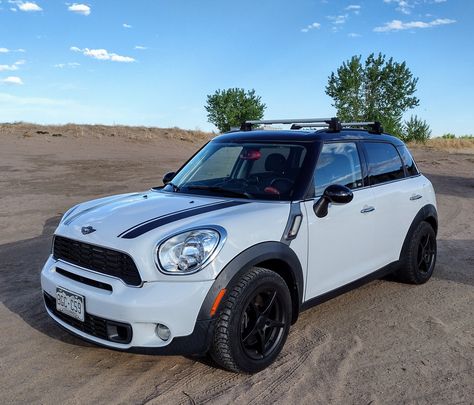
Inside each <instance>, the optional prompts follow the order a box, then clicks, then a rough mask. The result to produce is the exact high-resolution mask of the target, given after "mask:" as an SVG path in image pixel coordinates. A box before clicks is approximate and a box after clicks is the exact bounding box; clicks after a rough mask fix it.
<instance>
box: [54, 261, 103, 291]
mask: <svg viewBox="0 0 474 405" xmlns="http://www.w3.org/2000/svg"><path fill="white" fill-rule="evenodd" d="M56 273H59V274H61V275H62V276H63V277H67V278H70V279H71V280H75V281H78V282H80V283H82V284H87V285H90V286H92V287H95V288H100V289H102V290H106V291H112V286H111V285H110V284H106V283H102V282H100V281H97V280H92V279H91V278H87V277H84V276H80V275H79V274H75V273H71V272H69V271H66V270H64V269H60V268H59V267H56Z"/></svg>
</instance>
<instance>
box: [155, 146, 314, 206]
mask: <svg viewBox="0 0 474 405" xmlns="http://www.w3.org/2000/svg"><path fill="white" fill-rule="evenodd" d="M305 156H306V148H305V147H304V146H302V145H297V144H271V143H219V142H210V143H209V144H207V145H206V146H205V147H204V148H203V149H202V150H201V151H200V152H198V153H197V154H196V155H195V156H194V157H193V158H192V159H191V160H190V161H189V162H188V163H187V164H186V165H185V166H184V167H183V168H182V169H181V170H180V171H179V172H178V174H177V175H176V176H175V177H174V178H173V180H172V181H171V183H169V184H168V185H166V186H165V187H164V188H163V190H164V191H170V192H183V193H194V194H201V195H220V196H226V197H237V198H252V199H262V200H291V198H292V195H293V192H294V189H295V183H297V180H298V176H299V174H300V171H301V166H302V164H303V161H304V158H305Z"/></svg>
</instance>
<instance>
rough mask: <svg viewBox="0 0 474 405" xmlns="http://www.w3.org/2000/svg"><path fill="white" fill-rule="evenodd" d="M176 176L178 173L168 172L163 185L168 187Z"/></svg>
mask: <svg viewBox="0 0 474 405" xmlns="http://www.w3.org/2000/svg"><path fill="white" fill-rule="evenodd" d="M175 175H176V172H168V173H166V174H165V175H164V176H163V184H164V185H165V186H166V185H167V184H168V183H169V182H170V181H171V180H173V177H174V176H175Z"/></svg>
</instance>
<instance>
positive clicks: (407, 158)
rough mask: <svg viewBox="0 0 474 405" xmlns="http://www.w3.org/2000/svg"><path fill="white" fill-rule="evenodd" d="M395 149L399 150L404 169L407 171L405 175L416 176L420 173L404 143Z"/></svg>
mask: <svg viewBox="0 0 474 405" xmlns="http://www.w3.org/2000/svg"><path fill="white" fill-rule="evenodd" d="M397 149H398V151H399V152H400V155H401V156H402V160H403V164H404V165H405V170H406V171H407V175H408V176H416V175H417V174H420V172H419V171H418V168H417V167H416V164H415V161H414V160H413V157H412V156H411V153H410V151H409V150H408V148H407V147H406V146H405V145H403V146H398V147H397Z"/></svg>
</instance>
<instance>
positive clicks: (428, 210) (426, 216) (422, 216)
mask: <svg viewBox="0 0 474 405" xmlns="http://www.w3.org/2000/svg"><path fill="white" fill-rule="evenodd" d="M423 221H427V222H429V223H430V224H431V225H432V226H433V229H434V231H435V234H438V212H437V211H436V208H435V206H434V205H433V204H427V205H425V206H423V207H422V208H421V209H420V210H419V211H418V213H417V214H416V215H415V218H414V219H413V221H412V223H411V225H410V228H408V232H407V235H406V236H405V240H404V241H403V245H402V250H401V251H400V258H399V260H400V262H401V261H402V260H403V258H404V257H406V251H407V249H408V245H409V244H410V240H411V238H412V236H413V233H414V232H415V229H416V228H417V227H418V225H419V224H420V223H421V222H423Z"/></svg>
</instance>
